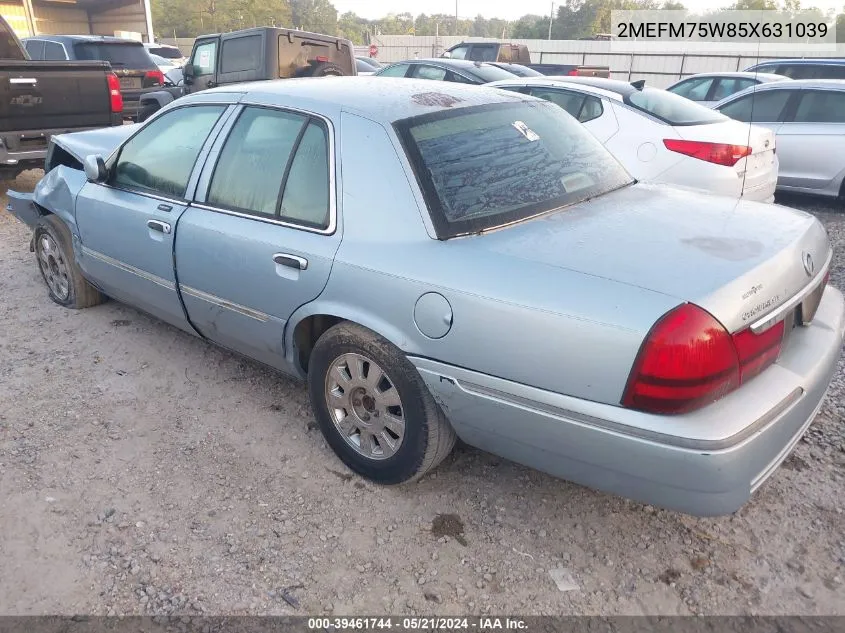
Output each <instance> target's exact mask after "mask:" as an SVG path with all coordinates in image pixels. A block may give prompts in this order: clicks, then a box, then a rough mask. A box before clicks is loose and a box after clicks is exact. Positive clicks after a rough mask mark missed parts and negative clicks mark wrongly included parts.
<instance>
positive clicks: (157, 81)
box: [144, 70, 164, 86]
mask: <svg viewBox="0 0 845 633" xmlns="http://www.w3.org/2000/svg"><path fill="white" fill-rule="evenodd" d="M144 77H146V78H147V79H152V80H153V85H156V86H161V85H162V84H164V73H163V72H161V71H160V70H148V71H147V73H146V74H145V75H144Z"/></svg>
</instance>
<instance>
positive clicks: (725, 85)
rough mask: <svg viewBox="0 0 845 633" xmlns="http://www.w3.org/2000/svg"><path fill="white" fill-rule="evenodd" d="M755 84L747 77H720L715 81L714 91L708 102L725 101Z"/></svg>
mask: <svg viewBox="0 0 845 633" xmlns="http://www.w3.org/2000/svg"><path fill="white" fill-rule="evenodd" d="M756 83H757V82H756V81H754V80H753V79H748V78H747V77H722V78H721V79H717V80H716V89H715V90H714V91H713V96H712V97H710V99H709V100H710V101H721V100H722V99H727V98H728V97H730V96H731V95H733V94H736V93H737V92H740V91H741V90H745V89H746V88H750V87H751V86H753V85H754V84H756Z"/></svg>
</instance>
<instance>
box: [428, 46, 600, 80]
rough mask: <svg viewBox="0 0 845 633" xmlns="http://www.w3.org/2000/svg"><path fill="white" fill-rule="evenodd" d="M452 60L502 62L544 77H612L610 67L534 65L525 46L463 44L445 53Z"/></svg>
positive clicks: (444, 55)
mask: <svg viewBox="0 0 845 633" xmlns="http://www.w3.org/2000/svg"><path fill="white" fill-rule="evenodd" d="M443 57H449V58H451V59H467V60H469V61H472V62H501V63H505V64H519V65H520V66H527V67H528V68H531V69H533V70H536V71H537V72H538V73H540V74H543V75H554V76H575V77H610V68H609V67H608V66H582V65H578V64H532V63H531V53H530V52H529V50H528V47H527V46H526V45H525V44H503V43H501V42H461V43H460V44H455V46H453V47H452V48H449V49H447V50H446V52H444V53H443Z"/></svg>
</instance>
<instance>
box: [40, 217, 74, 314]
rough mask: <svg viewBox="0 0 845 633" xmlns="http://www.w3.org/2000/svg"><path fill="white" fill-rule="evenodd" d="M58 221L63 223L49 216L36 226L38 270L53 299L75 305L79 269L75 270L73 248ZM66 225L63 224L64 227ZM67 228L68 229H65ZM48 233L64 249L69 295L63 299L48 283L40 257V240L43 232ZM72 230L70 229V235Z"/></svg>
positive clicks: (63, 256) (64, 303)
mask: <svg viewBox="0 0 845 633" xmlns="http://www.w3.org/2000/svg"><path fill="white" fill-rule="evenodd" d="M57 223H61V220H57V219H55V218H54V217H53V216H47V217H46V218H44V220H42V221H41V222H40V223H39V224H38V226H37V227H36V228H35V257H36V262H35V265H36V266H38V271H39V272H40V273H41V278H42V279H43V280H44V285H45V286H47V292H48V293H49V295H50V299H52V300H53V301H54V302H55V303H58V304H59V305H60V306H65V307H69V306H73V305H75V304H76V283H75V281H76V280H75V279H74V275H77V274H78V273H77V271H76V270H75V268H74V266H75V262H74V259H73V250H72V248H71V246H70V244H69V243H68V240H67V236H66V235H65V232H64V231H62V230H61V229H60V228H58V227H57V226H56V224H57ZM63 226H64V225H62V227H63ZM65 230H66V229H65ZM44 233H46V234H47V235H49V236H50V237H51V238H52V239H53V241H54V242H55V243H56V246H58V247H59V248H60V249H61V251H62V258H63V259H64V262H65V268H66V269H67V272H68V280H67V281H68V284H67V285H68V295H67V299H61V298H59V297H57V296H56V295H55V294H54V293H53V290H52V289H51V288H50V285H49V284H48V283H47V277H46V275H45V274H44V270H43V269H42V267H41V263H40V261H39V260H40V258H39V257H38V248H39V246H38V241H39V238H40V237H41V235H42V234H44ZM69 234H70V232H69V231H68V235H69Z"/></svg>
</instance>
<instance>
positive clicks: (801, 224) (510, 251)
mask: <svg viewBox="0 0 845 633" xmlns="http://www.w3.org/2000/svg"><path fill="white" fill-rule="evenodd" d="M466 239H467V241H468V244H474V246H475V247H477V248H483V249H485V250H490V251H494V252H497V253H498V254H500V255H505V256H508V257H512V258H514V259H520V260H527V261H529V262H533V263H535V264H540V265H545V266H554V267H558V268H564V269H568V270H573V271H578V272H581V273H583V274H587V275H594V276H597V277H602V278H606V279H612V280H614V281H617V282H621V283H625V284H629V285H632V286H637V287H641V288H646V289H649V290H652V291H655V292H659V293H662V294H665V295H669V296H672V297H674V298H676V299H678V300H681V301H689V302H692V303H695V304H697V305H699V306H701V307H702V308H704V309H705V310H707V311H708V312H710V313H711V314H713V316H715V317H716V318H717V319H719V321H721V322H722V324H723V325H724V326H725V327H726V328H727V329H728V330H729V331H730V332H736V331H739V330H742V329H744V328H746V327H748V326H750V325H751V324H752V323H755V322H757V321H759V320H760V319H762V318H763V317H765V316H766V315H769V314H772V313H773V312H775V311H776V310H777V309H778V308H779V307H781V306H784V305H785V304H788V303H789V302H790V301H791V300H792V299H793V298H794V297H795V296H796V295H798V294H800V293H802V291H804V290H805V289H807V288H808V287H809V286H811V285H815V283H816V282H818V281H819V280H820V278H821V276H822V275H823V272H824V270H823V269H824V268H825V266H826V264H827V263H828V262H829V258H830V256H831V248H830V243H829V241H828V237H827V233H826V231H825V229H824V227H823V226H822V225H821V223H819V222H818V220H816V219H815V218H814V217H813V216H811V215H809V214H806V213H803V212H800V211H796V210H793V209H789V208H787V207H780V206H777V205H770V204H762V203H756V202H750V201H744V200H740V201H737V200H735V199H732V198H726V197H722V196H712V195H709V194H705V193H697V192H690V191H687V190H681V189H673V188H670V187H663V186H659V185H645V184H638V185H633V186H629V187H625V188H623V189H620V190H618V191H616V192H613V193H610V194H607V195H604V196H600V197H599V198H596V199H594V200H591V201H588V202H584V203H581V204H577V205H574V206H572V207H569V208H567V209H563V210H561V211H559V212H556V213H552V214H549V215H546V216H543V217H540V218H536V219H534V220H530V221H527V222H523V223H521V224H517V225H513V226H511V227H506V228H502V229H498V230H494V231H492V232H490V233H487V234H484V235H481V236H475V237H470V238H466ZM808 256H809V260H810V261H811V262H812V265H811V268H812V271H811V272H808V271H807V270H806V268H805V263H806V262H807V261H808ZM548 291H550V292H565V289H548Z"/></svg>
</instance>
